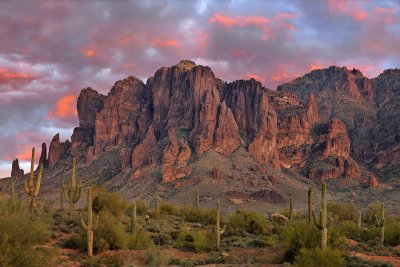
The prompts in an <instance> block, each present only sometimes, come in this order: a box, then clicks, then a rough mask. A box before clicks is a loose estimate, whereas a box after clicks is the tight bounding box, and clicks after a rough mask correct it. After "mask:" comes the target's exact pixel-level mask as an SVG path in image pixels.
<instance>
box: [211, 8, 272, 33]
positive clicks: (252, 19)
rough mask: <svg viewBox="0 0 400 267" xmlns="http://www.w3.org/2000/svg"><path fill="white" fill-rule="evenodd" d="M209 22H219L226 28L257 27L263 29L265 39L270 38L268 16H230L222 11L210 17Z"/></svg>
mask: <svg viewBox="0 0 400 267" xmlns="http://www.w3.org/2000/svg"><path fill="white" fill-rule="evenodd" d="M208 23H210V24H218V25H221V26H224V27H226V28H233V27H238V28H247V27H255V28H257V29H260V30H262V31H263V32H264V33H263V36H262V38H263V39H268V37H269V32H270V28H269V23H270V20H269V19H268V18H267V17H262V16H239V17H230V16H228V15H224V14H222V13H219V12H217V13H214V14H213V15H212V16H211V17H210V18H209V19H208Z"/></svg>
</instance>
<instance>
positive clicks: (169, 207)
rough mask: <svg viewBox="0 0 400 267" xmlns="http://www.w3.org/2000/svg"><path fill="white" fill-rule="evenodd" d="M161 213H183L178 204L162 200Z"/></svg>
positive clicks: (177, 214) (176, 214)
mask: <svg viewBox="0 0 400 267" xmlns="http://www.w3.org/2000/svg"><path fill="white" fill-rule="evenodd" d="M160 213H161V214H166V215H174V216H179V215H180V214H181V211H180V208H179V206H177V205H174V204H172V203H168V202H161V204H160Z"/></svg>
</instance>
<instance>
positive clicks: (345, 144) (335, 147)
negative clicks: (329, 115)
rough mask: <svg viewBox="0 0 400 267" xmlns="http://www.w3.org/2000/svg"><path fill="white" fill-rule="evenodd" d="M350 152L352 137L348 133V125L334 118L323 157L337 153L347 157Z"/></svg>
mask: <svg viewBox="0 0 400 267" xmlns="http://www.w3.org/2000/svg"><path fill="white" fill-rule="evenodd" d="M349 153H350V139H349V137H348V135H347V130H346V125H345V124H344V123H343V122H342V121H341V120H339V119H332V120H331V121H330V123H329V129H328V134H327V140H326V144H325V149H324V152H323V157H324V158H327V157H328V156H329V155H335V156H340V157H344V158H345V159H347V158H348V157H349Z"/></svg>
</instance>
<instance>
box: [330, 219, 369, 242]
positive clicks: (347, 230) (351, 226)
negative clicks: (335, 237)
mask: <svg viewBox="0 0 400 267" xmlns="http://www.w3.org/2000/svg"><path fill="white" fill-rule="evenodd" d="M334 227H335V229H336V230H337V231H338V232H340V233H342V234H343V235H345V236H346V237H347V238H350V239H354V240H360V237H361V234H362V233H361V232H362V231H364V230H363V229H362V230H360V231H359V229H358V226H357V224H356V223H355V222H353V221H340V222H338V223H337V224H336V225H335V226H334Z"/></svg>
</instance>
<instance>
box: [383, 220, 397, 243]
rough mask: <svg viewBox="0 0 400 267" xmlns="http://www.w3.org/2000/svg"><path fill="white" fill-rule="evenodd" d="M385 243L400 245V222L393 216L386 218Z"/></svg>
mask: <svg viewBox="0 0 400 267" xmlns="http://www.w3.org/2000/svg"><path fill="white" fill-rule="evenodd" d="M385 243H386V244H388V245H391V246H398V245H400V222H399V221H398V220H397V219H395V218H393V217H388V218H386V222H385Z"/></svg>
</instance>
